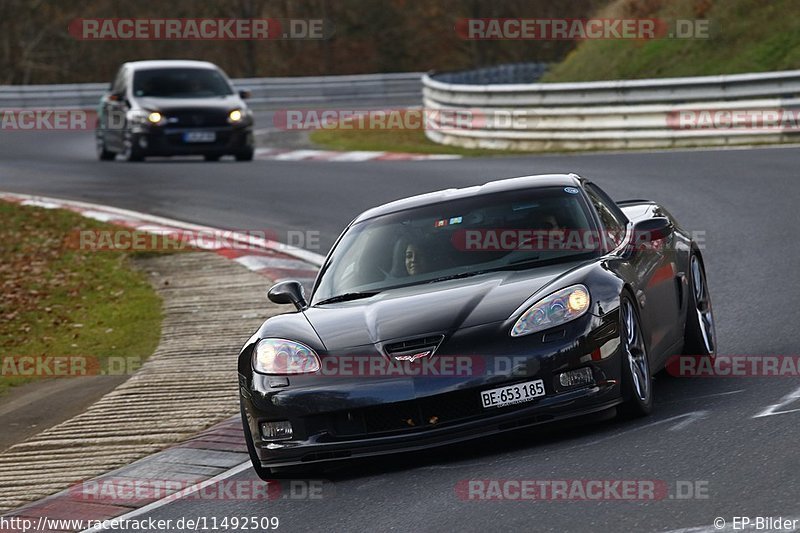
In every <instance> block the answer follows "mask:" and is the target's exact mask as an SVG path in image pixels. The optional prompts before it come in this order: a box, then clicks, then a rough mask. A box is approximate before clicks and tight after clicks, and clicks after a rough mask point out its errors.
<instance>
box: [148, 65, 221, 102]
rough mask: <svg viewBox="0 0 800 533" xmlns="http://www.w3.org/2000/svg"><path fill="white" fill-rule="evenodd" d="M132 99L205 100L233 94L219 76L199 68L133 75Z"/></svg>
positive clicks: (215, 72) (216, 73) (153, 70)
mask: <svg viewBox="0 0 800 533" xmlns="http://www.w3.org/2000/svg"><path fill="white" fill-rule="evenodd" d="M133 94H134V95H135V96H155V97H159V98H204V97H209V96H226V95H229V94H233V90H232V89H231V86H230V84H229V83H228V81H227V80H226V79H225V77H224V76H223V75H222V73H220V72H218V71H216V70H212V69H201V68H169V69H166V68H163V69H148V70H139V71H136V73H134V75H133Z"/></svg>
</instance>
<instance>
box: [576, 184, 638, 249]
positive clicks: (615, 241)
mask: <svg viewBox="0 0 800 533" xmlns="http://www.w3.org/2000/svg"><path fill="white" fill-rule="evenodd" d="M586 193H587V194H588V195H589V199H590V200H591V202H592V205H593V206H594V208H595V209H596V210H597V214H598V215H600V221H601V222H602V223H603V228H604V229H605V234H606V237H607V238H608V240H609V242H610V244H611V247H612V248H616V247H617V246H619V245H620V244H622V241H623V240H625V227H626V225H627V222H628V221H627V220H626V218H625V215H623V214H622V211H620V209H619V207H617V204H615V203H614V201H613V200H611V198H609V197H608V195H607V194H606V193H605V192H603V191H602V190H600V189H599V188H598V187H596V186H595V185H593V184H591V183H587V184H586Z"/></svg>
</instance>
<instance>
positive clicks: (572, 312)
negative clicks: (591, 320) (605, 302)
mask: <svg viewBox="0 0 800 533" xmlns="http://www.w3.org/2000/svg"><path fill="white" fill-rule="evenodd" d="M590 301H591V299H590V298H589V290H588V289H587V288H586V287H584V286H583V285H573V286H571V287H567V288H566V289H561V290H560V291H558V292H554V293H553V294H551V295H550V296H547V297H546V298H543V299H541V300H539V301H538V302H536V304H534V305H532V306H531V307H530V308H528V310H527V311H525V312H524V313H522V316H520V317H519V319H518V320H517V322H516V323H515V324H514V327H513V328H511V336H512V337H522V336H523V335H530V334H531V333H536V332H537V331H542V330H545V329H550V328H553V327H556V326H560V325H561V324H565V323H567V322H569V321H570V320H575V319H576V318H578V317H579V316H582V315H583V314H584V313H586V311H588V310H589V303H590Z"/></svg>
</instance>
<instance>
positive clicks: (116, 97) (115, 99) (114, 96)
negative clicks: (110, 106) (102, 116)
mask: <svg viewBox="0 0 800 533" xmlns="http://www.w3.org/2000/svg"><path fill="white" fill-rule="evenodd" d="M108 99H109V100H110V101H112V102H119V101H120V100H122V97H121V95H119V94H114V93H111V94H109V95H108Z"/></svg>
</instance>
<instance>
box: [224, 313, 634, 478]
mask: <svg viewBox="0 0 800 533" xmlns="http://www.w3.org/2000/svg"><path fill="white" fill-rule="evenodd" d="M610 315H611V316H610ZM610 315H606V316H605V318H598V317H594V316H591V315H587V316H585V317H582V318H580V319H578V320H576V321H574V322H573V323H570V324H567V325H566V326H565V327H564V328H561V329H563V330H564V331H563V335H560V334H559V335H556V338H558V339H559V340H553V337H554V335H553V332H552V331H550V332H545V333H547V336H548V340H547V341H545V335H543V334H540V335H531V336H528V337H521V338H518V339H512V340H510V341H509V340H508V339H507V337H501V339H502V342H497V341H495V342H487V340H486V339H497V338H498V337H497V333H498V332H497V331H496V330H497V329H498V328H499V327H500V326H499V325H497V324H489V325H486V326H479V327H476V328H469V330H462V331H459V332H456V333H455V334H453V336H452V337H450V338H449V339H447V340H446V341H445V343H446V345H445V344H443V345H442V346H441V347H440V349H439V351H437V352H436V355H434V358H435V357H442V356H444V355H446V354H465V353H468V354H470V357H481V358H484V359H485V360H486V361H492V362H494V361H497V360H499V359H501V358H503V357H505V356H504V355H502V354H504V353H512V352H510V350H513V353H514V354H516V355H514V357H513V358H512V359H511V360H513V361H514V364H512V365H507V364H504V365H494V364H491V363H487V364H486V365H484V366H482V369H483V370H482V371H481V372H479V373H476V375H469V376H467V377H464V376H463V375H462V376H458V377H455V376H426V377H379V378H375V377H364V376H360V377H359V376H330V375H328V376H319V375H302V376H289V377H288V378H278V379H275V378H274V377H270V376H264V375H261V374H256V373H252V371H251V372H250V374H249V375H246V374H243V373H242V372H241V371H242V365H241V361H240V377H239V379H240V392H241V401H242V405H243V407H244V412H245V414H246V418H247V422H248V430H249V431H247V433H248V434H249V435H248V437H249V438H252V440H253V445H254V448H255V450H256V452H257V453H258V455H259V458H260V462H261V464H262V466H264V467H277V466H289V465H297V464H308V463H314V462H320V461H332V460H339V459H350V458H357V457H366V456H372V455H381V454H387V453H394V452H399V451H412V450H415V449H420V448H427V447H430V446H434V445H436V446H438V445H445V444H451V443H454V442H459V441H463V440H468V439H473V438H478V437H482V436H488V435H494V434H497V433H501V432H504V431H509V430H513V429H517V428H523V427H529V426H533V425H537V424H542V423H546V422H552V421H557V420H562V419H566V418H571V417H575V416H581V415H587V414H591V413H595V412H598V411H603V410H606V409H608V408H611V407H613V406H615V405H617V404H619V403H621V402H622V400H623V398H622V393H621V354H620V347H619V342H618V339H619V332H618V327H617V316H616V315H617V314H616V313H611V314H610ZM501 329H502V328H501ZM503 333H505V331H503ZM497 344H502V347H500V348H499V347H498V346H497ZM468 347H469V348H471V349H470V350H469V351H467V349H468ZM445 348H446V350H445ZM245 352H246V350H245ZM445 352H446V353H445ZM477 354H480V355H477ZM339 355H341V354H339ZM328 356H335V355H332V354H328ZM243 357H247V358H248V359H249V354H245V353H244V352H243ZM581 367H589V368H590V369H591V371H592V375H593V378H594V383H592V384H591V385H587V386H583V387H578V388H564V387H561V386H560V384H559V382H558V375H559V374H560V373H562V372H564V371H566V370H572V369H576V368H581ZM535 379H542V380H544V386H545V396H543V397H540V398H537V399H534V400H532V401H529V402H526V403H521V404H516V405H511V406H506V407H500V408H483V407H482V405H481V402H480V392H481V391H485V390H487V389H491V388H496V387H501V386H504V385H507V384H513V383H521V382H527V381H532V380H535ZM286 382H289V383H288V384H287V383H286ZM277 420H289V421H290V422H291V424H292V428H293V435H292V438H291V439H287V440H274V441H265V440H263V439H262V437H261V433H260V424H261V423H262V422H265V421H277Z"/></svg>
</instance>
